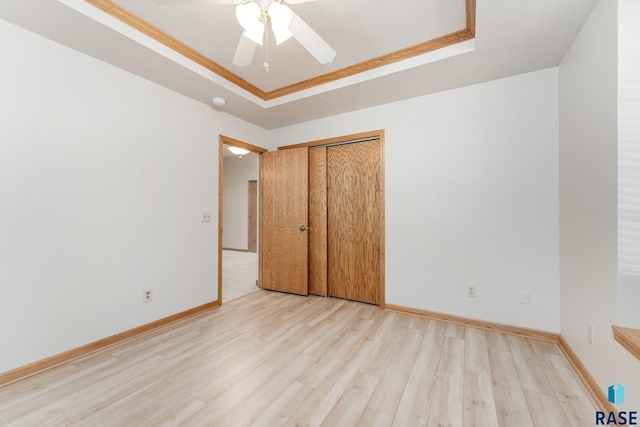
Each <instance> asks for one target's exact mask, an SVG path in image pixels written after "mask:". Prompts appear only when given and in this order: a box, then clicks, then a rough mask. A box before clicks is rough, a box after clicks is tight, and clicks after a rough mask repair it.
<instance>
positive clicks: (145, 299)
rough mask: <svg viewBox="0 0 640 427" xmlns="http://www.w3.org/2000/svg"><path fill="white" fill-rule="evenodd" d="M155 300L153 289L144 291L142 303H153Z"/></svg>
mask: <svg viewBox="0 0 640 427" xmlns="http://www.w3.org/2000/svg"><path fill="white" fill-rule="evenodd" d="M152 300H153V289H145V290H144V291H142V302H151V301H152Z"/></svg>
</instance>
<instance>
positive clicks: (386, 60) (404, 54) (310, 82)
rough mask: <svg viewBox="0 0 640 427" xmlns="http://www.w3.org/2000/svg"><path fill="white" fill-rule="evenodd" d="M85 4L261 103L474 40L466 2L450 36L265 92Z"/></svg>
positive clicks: (469, 0)
mask: <svg viewBox="0 0 640 427" xmlns="http://www.w3.org/2000/svg"><path fill="white" fill-rule="evenodd" d="M85 1H86V2H87V3H89V4H91V5H92V6H94V7H97V8H98V9H100V10H102V11H104V12H106V13H108V14H109V15H111V16H113V17H114V18H116V19H119V20H120V21H122V22H123V23H125V24H127V25H129V26H130V27H132V28H135V29H136V30H138V31H140V32H141V33H143V34H145V35H147V36H149V37H151V38H152V39H154V40H156V41H158V42H160V43H162V44H163V45H165V46H167V47H168V48H170V49H173V50H174V51H176V52H178V53H179V54H181V55H182V56H184V57H186V58H188V59H190V60H192V61H194V62H195V63H197V64H199V65H201V66H203V67H205V68H206V69H208V70H209V71H212V72H214V73H216V74H217V75H219V76H220V77H222V78H224V79H226V80H228V81H229V82H231V83H233V84H235V85H236V86H238V87H240V88H242V89H244V90H246V91H247V92H249V93H251V94H253V95H255V96H256V97H258V98H260V99H262V100H265V101H269V100H272V99H276V98H280V97H282V96H286V95H290V94H292V93H296V92H299V91H302V90H305V89H309V88H312V87H315V86H319V85H322V84H325V83H329V82H333V81H336V80H339V79H343V78H345V77H350V76H353V75H355V74H359V73H363V72H365V71H369V70H373V69H375V68H379V67H383V66H385V65H389V64H393V63H395V62H399V61H403V60H406V59H409V58H412V57H414V56H418V55H422V54H424V53H427V52H432V51H434V50H438V49H442V48H444V47H448V46H452V45H454V44H457V43H460V42H463V41H466V40H471V39H473V38H475V29H476V28H475V21H476V0H466V11H465V14H466V28H465V29H463V30H459V31H455V32H453V33H451V34H447V35H444V36H441V37H437V38H435V39H431V40H428V41H425V42H423V43H419V44H416V45H414V46H410V47H407V48H405V49H400V50H397V51H395V52H391V53H388V54H385V55H381V56H378V57H376V58H373V59H369V60H366V61H363V62H360V63H358V64H354V65H351V66H348V67H345V68H341V69H339V70H336V71H332V72H330V73H326V74H322V75H320V76H316V77H313V78H310V79H307V80H304V81H301V82H298V83H294V84H291V85H288V86H284V87H281V88H279V89H275V90H272V91H269V92H266V91H263V90H262V89H260V88H259V87H257V86H254V85H253V84H251V83H249V82H248V81H247V80H245V79H243V78H242V77H240V76H238V75H237V74H234V73H232V72H231V71H229V70H227V69H226V68H224V67H222V66H221V65H220V64H218V63H216V62H214V61H212V60H211V59H209V58H207V57H206V56H204V55H203V54H201V53H200V52H198V51H196V50H194V49H193V48H191V47H189V46H187V45H186V44H184V43H182V42H181V41H179V40H177V39H175V38H174V37H172V36H170V35H169V34H167V33H165V32H164V31H162V30H160V29H159V28H157V27H155V26H153V25H151V24H150V23H148V22H146V21H145V20H143V19H142V18H139V17H138V16H136V15H134V14H133V13H131V12H129V11H128V10H126V9H125V8H123V7H122V6H119V5H117V4H115V3H114V2H113V1H112V0H85Z"/></svg>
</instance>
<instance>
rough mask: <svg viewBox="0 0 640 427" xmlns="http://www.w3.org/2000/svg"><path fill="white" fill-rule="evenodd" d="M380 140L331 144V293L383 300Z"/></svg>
mask: <svg viewBox="0 0 640 427" xmlns="http://www.w3.org/2000/svg"><path fill="white" fill-rule="evenodd" d="M381 167H382V164H381V157H380V141H369V142H360V143H355V144H345V145H339V146H333V147H329V148H327V208H328V210H327V223H328V227H327V229H328V289H329V295H330V296H335V297H339V298H346V299H350V300H355V301H362V302H367V303H372V304H380V286H381V280H380V261H381V260H380V255H381V248H380V235H381V232H382V230H381V218H380V207H381V206H382V205H381V203H382V199H381V197H382V189H381V186H382V183H381V174H380V169H381Z"/></svg>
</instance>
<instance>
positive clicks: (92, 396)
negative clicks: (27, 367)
mask: <svg viewBox="0 0 640 427" xmlns="http://www.w3.org/2000/svg"><path fill="white" fill-rule="evenodd" d="M595 411H596V408H595V405H594V404H593V402H592V401H591V399H590V398H589V397H588V393H587V391H586V390H585V389H584V387H583V385H582V384H581V383H580V382H579V380H578V379H577V377H576V376H575V375H574V373H573V371H572V370H571V367H570V365H569V363H568V362H567V360H566V359H565V358H564V356H563V355H562V354H561V352H560V349H559V348H558V346H557V345H555V344H550V343H545V342H539V341H534V340H528V339H524V338H519V337H514V336H507V335H503V334H499V333H495V332H489V331H483V330H480V329H474V328H469V327H464V326H459V325H453V324H447V323H443V322H439V321H432V320H427V319H423V318H420V317H415V316H411V315H406V314H400V313H393V312H386V311H383V310H380V309H379V308H378V307H376V306H372V305H367V304H361V303H355V302H350V301H345V300H339V299H331V298H329V299H327V298H322V297H313V296H311V297H300V296H295V295H287V294H281V293H277V292H270V291H263V290H261V291H258V292H255V293H253V294H251V295H248V296H246V297H243V298H240V299H237V300H234V301H232V302H230V303H227V304H224V305H223V306H221V307H220V308H217V309H215V310H212V311H210V312H207V313H203V314H200V315H198V316H196V317H193V318H191V319H187V320H185V321H182V322H180V323H177V324H174V325H172V326H169V327H166V328H164V329H162V330H159V331H155V332H153V333H150V334H148V335H146V336H144V337H140V338H137V339H134V340H131V341H129V342H126V343H122V344H120V345H117V346H114V347H111V348H109V349H106V350H104V351H102V352H99V353H96V354H94V355H92V356H89V357H86V358H84V359H81V360H78V361H76V362H74V363H70V364H67V365H64V366H61V367H58V368H56V369H53V370H51V371H48V372H46V373H43V374H40V375H38V376H35V377H32V378H28V379H26V380H23V381H21V382H18V383H15V384H12V385H9V386H6V387H4V388H0V424H2V426H3V427H5V426H29V427H31V426H37V425H46V426H68V425H82V426H100V427H102V426H136V427H137V426H177V425H185V426H214V425H220V426H233V427H238V426H249V425H252V426H269V427H271V426H313V425H325V426H367V427H372V426H374V427H375V426H420V425H427V426H506V427H520V426H523V427H524V426H544V427H551V426H563V427H566V426H581V427H582V426H588V425H593V422H594V416H595V415H594V413H595Z"/></svg>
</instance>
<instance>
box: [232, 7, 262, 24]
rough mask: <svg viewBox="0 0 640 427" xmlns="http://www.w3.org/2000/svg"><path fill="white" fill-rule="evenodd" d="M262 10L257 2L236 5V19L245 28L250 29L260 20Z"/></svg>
mask: <svg viewBox="0 0 640 427" xmlns="http://www.w3.org/2000/svg"><path fill="white" fill-rule="evenodd" d="M261 15H262V10H261V9H260V6H259V5H258V3H254V2H252V1H251V2H249V3H245V4H239V5H238V6H236V19H237V20H238V22H239V23H240V25H241V26H242V28H244V29H245V30H247V31H248V30H249V29H251V28H252V27H253V26H254V25H256V23H258V22H260V16H261Z"/></svg>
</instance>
